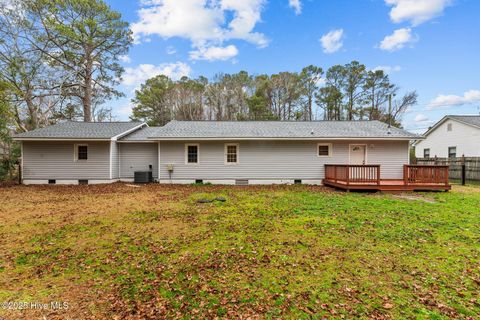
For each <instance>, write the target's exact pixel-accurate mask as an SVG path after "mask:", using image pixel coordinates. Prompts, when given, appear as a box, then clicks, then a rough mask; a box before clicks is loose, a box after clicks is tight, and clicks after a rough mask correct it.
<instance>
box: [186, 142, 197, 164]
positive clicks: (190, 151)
mask: <svg viewBox="0 0 480 320" xmlns="http://www.w3.org/2000/svg"><path fill="white" fill-rule="evenodd" d="M185 157H186V159H185V160H186V161H185V162H186V163H187V164H197V163H198V144H187V145H186V151H185Z"/></svg>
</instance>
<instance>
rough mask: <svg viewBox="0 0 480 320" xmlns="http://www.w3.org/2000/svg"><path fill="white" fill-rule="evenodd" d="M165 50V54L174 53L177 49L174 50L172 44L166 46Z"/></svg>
mask: <svg viewBox="0 0 480 320" xmlns="http://www.w3.org/2000/svg"><path fill="white" fill-rule="evenodd" d="M166 52H167V54H175V53H177V50H175V48H174V47H172V46H168V47H167V50H166Z"/></svg>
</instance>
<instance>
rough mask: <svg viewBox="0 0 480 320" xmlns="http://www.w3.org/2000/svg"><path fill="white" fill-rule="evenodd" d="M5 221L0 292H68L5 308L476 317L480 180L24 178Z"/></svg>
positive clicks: (24, 297)
mask: <svg viewBox="0 0 480 320" xmlns="http://www.w3.org/2000/svg"><path fill="white" fill-rule="evenodd" d="M217 196H222V197H225V198H226V199H227V201H226V202H219V201H216V202H213V203H207V204H200V203H196V200H198V199H201V198H214V197H217ZM0 219H1V225H0V302H9V301H10V302H12V303H13V302H23V301H25V302H35V303H50V302H51V301H58V302H67V303H68V308H67V309H56V310H54V309H53V308H51V307H50V308H47V309H42V308H39V307H37V308H36V309H35V308H33V309H32V308H31V307H30V308H27V309H26V310H8V308H5V305H2V308H0V318H2V317H4V318H5V319H17V318H28V319H35V318H40V319H86V318H95V319H103V318H105V319H112V318H118V319H163V318H186V319H188V318H198V319H205V318H215V317H219V318H222V317H224V318H229V319H232V318H239V317H243V318H247V317H249V316H250V317H251V318H267V319H268V318H292V319H309V318H315V319H322V318H328V319H337V318H338V319H340V318H344V319H351V318H364V319H372V318H373V319H399V318H401V319H450V318H459V319H479V318H480V186H467V187H461V186H455V187H454V188H453V190H452V191H451V192H439V193H411V194H403V195H398V194H397V195H394V194H368V193H342V192H333V191H330V190H328V189H323V188H321V187H308V186H275V187H273V186H259V187H254V186H252V187H225V186H161V185H149V186H142V187H132V186H129V185H126V184H114V185H107V186H50V187H42V186H15V187H4V188H0ZM7 306H8V305H7ZM10 306H11V307H12V308H14V309H15V308H16V307H18V305H16V306H15V305H14V304H11V305H10ZM43 317H45V318H43Z"/></svg>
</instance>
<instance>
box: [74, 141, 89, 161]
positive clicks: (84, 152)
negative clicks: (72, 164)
mask: <svg viewBox="0 0 480 320" xmlns="http://www.w3.org/2000/svg"><path fill="white" fill-rule="evenodd" d="M79 160H88V145H86V144H76V145H75V161H79Z"/></svg>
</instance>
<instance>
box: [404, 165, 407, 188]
mask: <svg viewBox="0 0 480 320" xmlns="http://www.w3.org/2000/svg"><path fill="white" fill-rule="evenodd" d="M403 184H404V185H406V186H408V165H406V164H404V165H403Z"/></svg>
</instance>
